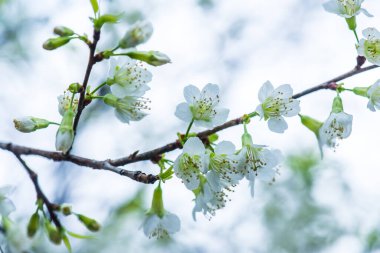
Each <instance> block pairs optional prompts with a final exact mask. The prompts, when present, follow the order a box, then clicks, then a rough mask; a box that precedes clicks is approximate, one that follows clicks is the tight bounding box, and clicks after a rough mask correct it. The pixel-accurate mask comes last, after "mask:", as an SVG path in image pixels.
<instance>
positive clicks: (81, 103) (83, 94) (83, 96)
mask: <svg viewBox="0 0 380 253" xmlns="http://www.w3.org/2000/svg"><path fill="white" fill-rule="evenodd" d="M93 37H94V39H93V42H92V43H91V45H90V46H89V47H90V53H89V56H88V63H87V68H86V73H85V75H84V80H83V83H82V88H81V92H80V97H79V101H78V111H77V113H76V115H75V119H74V125H73V128H74V133H75V134H76V130H77V127H78V123H79V118H80V116H81V114H82V111H83V109H84V108H85V106H86V104H85V99H86V89H87V84H88V80H89V79H90V74H91V70H92V67H93V66H94V65H95V64H96V60H95V50H96V46H97V44H98V41H99V39H100V31H98V30H96V29H94V36H93Z"/></svg>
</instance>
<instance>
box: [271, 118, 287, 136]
mask: <svg viewBox="0 0 380 253" xmlns="http://www.w3.org/2000/svg"><path fill="white" fill-rule="evenodd" d="M268 127H269V129H270V130H271V131H272V132H275V133H283V132H285V130H286V129H288V124H287V123H286V121H285V120H284V118H283V117H278V118H270V119H269V120H268Z"/></svg>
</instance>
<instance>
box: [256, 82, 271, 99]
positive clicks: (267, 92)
mask: <svg viewBox="0 0 380 253" xmlns="http://www.w3.org/2000/svg"><path fill="white" fill-rule="evenodd" d="M273 89H274V88H273V85H272V83H271V82H270V81H266V82H265V83H264V84H263V85H262V86H261V88H260V90H259V101H260V102H261V103H262V102H264V100H265V99H266V98H267V97H269V96H271V95H272V92H273Z"/></svg>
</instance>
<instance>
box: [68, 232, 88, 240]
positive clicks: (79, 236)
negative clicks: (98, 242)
mask: <svg viewBox="0 0 380 253" xmlns="http://www.w3.org/2000/svg"><path fill="white" fill-rule="evenodd" d="M67 234H68V235H70V236H71V237H74V238H77V239H95V236H91V235H80V234H76V233H73V232H70V231H67Z"/></svg>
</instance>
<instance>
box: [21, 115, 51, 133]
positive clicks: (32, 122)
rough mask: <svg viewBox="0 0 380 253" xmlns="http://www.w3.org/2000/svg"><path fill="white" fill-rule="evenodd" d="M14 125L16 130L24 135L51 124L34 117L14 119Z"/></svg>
mask: <svg viewBox="0 0 380 253" xmlns="http://www.w3.org/2000/svg"><path fill="white" fill-rule="evenodd" d="M13 123H14V125H15V128H16V129H17V130H18V131H20V132H23V133H30V132H34V131H36V130H37V129H42V128H46V127H48V126H49V124H50V122H49V121H47V120H46V119H40V118H35V117H32V116H27V117H22V118H17V119H14V120H13Z"/></svg>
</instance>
